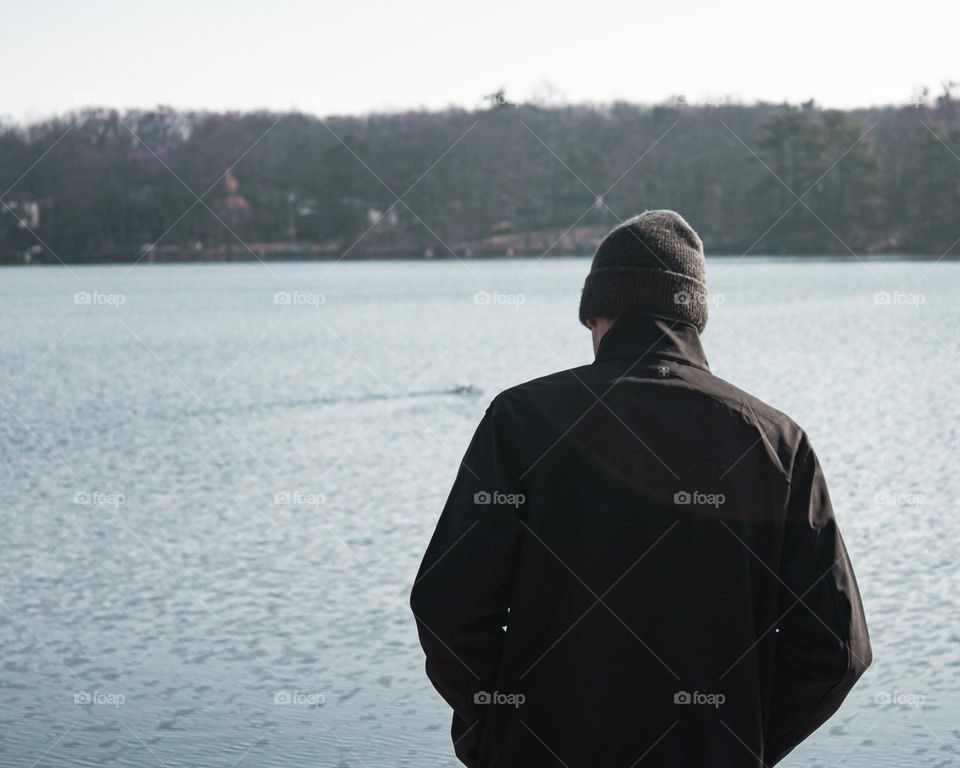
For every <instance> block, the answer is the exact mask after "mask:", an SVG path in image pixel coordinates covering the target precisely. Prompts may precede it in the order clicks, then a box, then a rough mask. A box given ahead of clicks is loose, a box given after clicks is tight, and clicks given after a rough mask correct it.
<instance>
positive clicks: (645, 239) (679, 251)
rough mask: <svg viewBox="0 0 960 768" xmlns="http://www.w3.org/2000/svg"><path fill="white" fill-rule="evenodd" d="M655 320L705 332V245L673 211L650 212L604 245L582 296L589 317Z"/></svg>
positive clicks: (613, 234)
mask: <svg viewBox="0 0 960 768" xmlns="http://www.w3.org/2000/svg"><path fill="white" fill-rule="evenodd" d="M640 313H643V314H650V315H656V316H658V317H664V318H666V319H668V320H681V321H683V322H687V323H690V324H691V325H694V326H696V328H697V330H698V331H703V328H704V326H705V325H706V324H707V284H706V271H705V265H704V258H703V243H702V242H700V237H699V235H697V233H696V232H694V231H693V228H692V227H691V226H690V225H689V224H687V222H686V221H685V220H684V218H683V217H682V216H681V215H680V214H678V213H675V212H674V211H646V212H645V213H641V214H640V215H639V216H634V217H633V218H632V219H628V220H627V221H625V222H623V224H621V225H620V226H619V227H617V228H616V229H614V230H613V231H612V232H610V234H608V235H607V236H606V237H605V238H603V240H602V241H601V243H600V245H599V246H598V247H597V252H596V254H595V255H594V257H593V264H592V265H591V267H590V274H588V275H587V279H586V282H585V283H584V284H583V293H582V294H581V296H580V322H581V323H583V324H584V325H586V324H587V318H589V317H611V318H616V317H623V316H625V315H632V314H640Z"/></svg>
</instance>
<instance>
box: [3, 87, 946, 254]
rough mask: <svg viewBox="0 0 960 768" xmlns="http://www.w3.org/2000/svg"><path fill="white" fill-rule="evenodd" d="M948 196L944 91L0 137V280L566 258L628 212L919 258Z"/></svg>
mask: <svg viewBox="0 0 960 768" xmlns="http://www.w3.org/2000/svg"><path fill="white" fill-rule="evenodd" d="M2 190H6V192H2ZM958 200H960V123H958V119H957V101H956V99H954V98H953V97H952V96H951V94H950V92H949V91H945V92H944V93H943V95H941V96H940V97H938V98H931V99H922V100H918V101H917V103H915V104H910V105H901V106H887V107H876V108H869V109H858V110H847V111H843V110H835V109H822V108H820V107H818V106H817V105H815V104H813V103H806V104H802V105H788V104H753V105H746V104H729V103H720V104H712V105H691V104H687V103H684V102H683V100H682V99H676V100H673V101H671V102H670V103H667V104H659V105H648V106H641V105H634V104H627V103H615V104H611V105H604V106H586V105H581V106H552V107H548V106H542V105H535V104H520V105H513V104H510V103H508V102H506V101H505V100H501V101H497V102H495V103H494V105H493V106H492V107H491V108H489V109H483V110H460V109H451V110H447V111H441V112H428V111H417V112H409V113H402V114H375V115H368V116H362V117H349V116H348V117H344V116H339V117H328V118H322V119H321V118H319V117H316V116H311V115H306V114H301V113H285V114H276V113H267V112H252V113H209V112H181V111H175V110H173V109H167V108H158V109H154V110H131V111H125V112H119V111H116V110H111V109H87V110H83V111H80V112H76V113H71V114H67V115H62V116H58V117H55V118H51V119H48V120H45V121H42V122H37V123H33V124H29V125H17V124H10V123H7V124H0V259H2V260H3V261H5V262H7V263H10V262H13V263H18V262H22V261H27V260H29V261H34V262H56V261H58V260H62V261H65V262H78V261H113V260H117V261H135V260H137V259H149V260H172V259H249V258H254V257H258V258H280V257H282V258H321V257H323V258H370V257H390V256H400V257H424V256H434V257H444V256H451V255H454V254H455V255H457V256H459V257H464V256H471V255H522V254H526V253H533V254H536V255H539V254H541V253H544V252H547V253H550V254H554V253H556V254H559V253H588V252H589V250H590V248H592V247H593V245H594V244H595V242H596V241H597V239H598V238H599V237H601V236H602V234H603V233H604V232H605V231H607V230H608V229H609V228H610V227H612V226H614V225H616V224H617V223H618V222H619V221H621V220H623V219H625V218H627V217H628V216H630V215H632V214H634V213H637V212H639V211H642V210H645V209H647V208H674V209H676V210H678V211H680V212H681V213H683V214H684V215H685V216H686V217H687V219H688V220H689V221H690V222H691V223H692V224H693V225H694V227H695V228H696V229H697V230H698V231H699V232H700V234H701V236H702V237H703V240H704V243H705V246H706V249H707V251H708V253H715V254H719V253H726V254H737V255H740V254H841V255H852V254H856V255H861V254H871V253H904V254H932V255H935V256H941V255H944V254H948V255H949V254H950V253H952V251H950V249H951V248H952V247H953V246H954V244H955V243H956V241H957V239H958V238H960V217H958V216H957V207H958V206H957V204H958ZM948 252H949V253H948Z"/></svg>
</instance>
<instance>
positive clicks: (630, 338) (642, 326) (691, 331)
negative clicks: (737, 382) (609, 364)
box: [596, 315, 710, 371]
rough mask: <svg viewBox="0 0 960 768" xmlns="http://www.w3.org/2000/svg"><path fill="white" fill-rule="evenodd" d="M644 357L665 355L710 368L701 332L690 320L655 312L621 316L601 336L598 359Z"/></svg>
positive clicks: (705, 368)
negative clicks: (664, 315)
mask: <svg viewBox="0 0 960 768" xmlns="http://www.w3.org/2000/svg"><path fill="white" fill-rule="evenodd" d="M641 358H650V359H661V358H665V359H668V360H675V361H677V362H681V363H686V364H688V365H693V366H695V367H697V368H702V369H703V370H705V371H706V370H710V368H709V366H708V364H707V357H706V355H705V354H704V351H703V345H702V344H701V343H700V334H699V332H698V331H697V329H696V328H695V327H694V326H692V325H690V324H689V323H684V322H682V321H680V320H667V319H665V318H662V317H654V316H653V315H629V316H627V317H621V318H619V319H618V320H617V321H616V322H615V323H614V324H613V326H612V327H611V328H610V330H609V331H607V332H606V333H605V334H604V335H603V338H602V339H600V348H599V349H598V350H597V357H596V362H602V361H605V360H614V359H632V360H639V359H641Z"/></svg>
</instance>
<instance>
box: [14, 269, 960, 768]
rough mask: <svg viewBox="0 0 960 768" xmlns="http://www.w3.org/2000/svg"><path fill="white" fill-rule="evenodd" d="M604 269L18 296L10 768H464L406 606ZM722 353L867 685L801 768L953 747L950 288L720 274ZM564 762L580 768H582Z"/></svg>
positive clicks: (150, 285) (346, 274)
mask: <svg viewBox="0 0 960 768" xmlns="http://www.w3.org/2000/svg"><path fill="white" fill-rule="evenodd" d="M588 263H589V262H588V261H587V260H586V259H557V260H547V261H536V260H534V259H517V260H511V261H470V262H468V263H466V264H462V263H458V262H456V261H442V262H441V261H438V262H433V263H427V262H419V263H414V262H403V263H401V262H391V263H341V264H330V263H298V264H270V265H269V267H265V266H262V265H260V264H256V263H254V264H242V265H241V264H238V265H229V264H226V265H224V264H221V265H199V264H198V265H149V266H148V265H140V266H137V267H135V268H133V269H128V268H127V267H125V266H109V267H74V268H72V270H68V269H65V268H63V267H58V268H43V267H36V268H33V267H24V268H10V269H5V270H2V271H0V349H2V355H0V360H2V379H0V437H2V457H0V458H2V461H0V472H2V475H0V494H2V536H3V558H2V563H0V646H2V648H3V661H2V664H3V670H2V675H0V686H2V688H0V764H2V765H4V766H24V768H32V766H40V765H43V766H97V765H108V764H110V765H115V764H122V765H125V766H135V767H139V766H143V767H145V768H146V767H148V766H150V767H153V766H167V767H168V768H173V767H179V766H196V765H204V766H224V768H231V767H232V766H235V765H238V764H239V765H241V766H244V767H247V766H249V767H251V768H252V767H253V766H294V767H296V768H300V767H301V766H314V765H321V766H335V767H337V768H348V767H349V768H363V767H364V766H382V765H389V766H417V767H418V768H442V767H443V766H454V765H459V763H457V762H456V760H455V759H454V757H453V755H452V750H451V747H450V743H449V737H448V732H449V719H450V715H449V711H448V709H447V707H446V705H445V704H444V703H443V702H442V701H441V700H440V698H439V697H438V696H437V695H436V694H435V693H434V692H433V690H432V688H430V686H429V684H428V683H427V680H426V678H425V676H424V674H423V660H422V655H421V652H420V649H419V645H418V643H417V640H416V633H415V629H414V626H413V623H412V620H411V615H410V612H409V609H408V606H407V594H408V591H409V587H410V585H411V582H412V579H413V576H414V574H415V572H416V568H417V565H418V564H419V559H420V557H421V555H422V554H423V550H424V548H425V546H426V544H427V540H428V538H429V536H430V534H431V532H432V529H433V526H434V524H435V522H436V518H437V515H438V514H439V511H440V509H441V507H442V504H443V501H444V499H445V497H446V493H447V491H448V489H449V486H450V484H451V482H452V480H453V477H454V474H455V472H456V469H457V465H458V462H459V459H460V457H461V456H462V454H463V451H464V449H465V447H466V444H467V442H468V440H469V438H470V436H471V434H472V432H473V429H474V427H475V425H476V423H477V421H478V420H479V418H480V416H481V415H482V413H483V411H484V409H485V407H486V405H487V403H488V402H489V400H490V399H491V398H492V397H493V396H494V395H495V394H496V393H497V392H498V391H500V390H501V389H504V388H506V387H509V386H511V385H513V384H516V383H519V382H521V381H523V380H525V379H529V378H533V377H535V376H538V375H542V374H544V373H547V372H550V371H554V370H557V369H561V368H566V367H570V366H574V365H580V364H583V363H586V362H589V361H590V359H591V358H592V355H591V348H590V337H589V333H588V332H587V331H586V330H585V329H583V328H582V327H581V326H580V325H579V324H578V322H577V302H578V297H579V290H580V286H581V285H582V281H583V277H584V275H585V273H586V270H587V267H588ZM708 280H709V283H710V287H711V289H712V291H713V292H714V295H715V296H714V304H713V306H712V307H711V319H710V321H709V323H708V325H707V328H706V332H705V334H704V337H703V340H704V346H705V348H706V352H707V357H708V359H709V360H710V363H711V366H712V368H713V370H714V371H715V372H716V373H717V374H718V375H720V376H722V377H723V378H726V379H728V380H730V381H733V382H734V383H736V384H738V385H740V386H741V387H743V388H744V389H747V390H748V391H750V392H752V393H754V394H756V395H757V396H759V397H761V398H762V399H764V400H767V401H768V402H770V403H771V404H772V405H774V406H775V407H777V408H779V409H781V410H784V411H786V412H788V413H789V414H790V415H791V416H793V417H794V418H795V419H796V420H797V421H798V422H799V423H800V424H801V425H803V426H804V427H805V428H806V430H807V431H808V433H809V434H810V436H811V439H812V441H813V444H814V445H815V446H816V448H817V451H818V453H819V456H820V459H821V462H822V463H823V466H824V470H825V472H826V475H827V479H828V481H829V483H830V489H831V495H832V498H833V505H834V509H835V510H836V513H837V516H838V519H839V522H840V527H841V530H842V531H843V533H844V537H845V539H846V543H847V547H848V549H849V551H850V555H851V558H852V559H853V563H854V566H855V568H856V572H857V575H858V578H859V581H860V588H861V591H862V593H863V599H864V605H865V610H866V614H867V619H868V622H869V624H870V630H871V635H872V640H873V645H874V655H875V660H874V664H873V666H872V667H871V668H870V670H869V671H868V672H867V674H866V675H865V676H864V678H863V679H862V680H861V681H860V683H859V684H858V685H857V687H856V688H855V689H854V691H853V692H852V693H851V694H850V697H849V698H848V700H847V701H846V703H845V704H844V706H843V708H842V709H841V710H840V712H839V713H838V714H837V715H836V716H835V717H834V718H833V719H832V720H831V721H830V722H829V723H828V724H827V725H825V726H824V727H823V728H822V729H821V730H820V731H819V732H818V733H817V734H815V735H814V736H813V737H812V738H811V739H810V740H808V741H807V742H806V743H805V744H804V745H803V746H801V747H800V748H799V749H797V750H796V751H795V752H794V753H793V754H792V755H791V756H790V757H789V758H788V759H787V760H785V761H784V762H783V763H782V764H783V765H784V766H821V767H822V768H831V767H832V766H855V767H861V766H862V767H864V768H866V767H867V766H869V767H870V768H876V766H904V765H910V766H946V765H956V764H957V762H958V756H960V569H958V564H957V560H958V558H957V554H956V553H957V549H956V548H957V542H958V540H960V516H958V515H957V512H956V509H957V502H958V499H960V472H958V460H957V457H958V455H960V408H958V405H960V404H958V396H960V364H958V361H960V339H958V333H957V331H958V328H960V304H958V301H957V299H958V297H960V265H958V264H956V263H946V262H941V263H938V264H934V263H933V262H924V261H883V262H879V261H870V262H869V263H864V262H860V261H856V260H848V261H829V260H802V259H783V260H777V261H774V260H769V259H760V258H751V259H744V260H740V261H737V260H735V259H712V260H709V261H708ZM571 768H576V767H571Z"/></svg>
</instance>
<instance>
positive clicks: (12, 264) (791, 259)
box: [0, 252, 960, 269]
mask: <svg viewBox="0 0 960 768" xmlns="http://www.w3.org/2000/svg"><path fill="white" fill-rule="evenodd" d="M592 256H593V253H592V252H582V253H562V254H551V255H549V256H543V255H542V254H538V253H520V254H513V255H510V256H506V255H503V254H500V255H497V254H478V255H473V256H451V255H450V254H445V255H441V256H433V257H430V258H425V257H423V256H413V255H398V256H382V255H381V256H364V257H356V256H354V257H351V258H348V259H342V258H340V257H337V256H309V257H295V256H269V255H267V256H262V257H261V258H260V259H259V260H258V259H257V258H254V257H253V256H250V255H249V254H246V256H245V257H241V256H239V255H238V257H237V258H230V259H226V258H218V259H217V258H214V259H202V258H192V259H150V260H148V259H143V260H140V261H137V260H136V259H127V260H120V259H100V260H98V259H89V260H82V261H66V262H59V261H56V260H53V259H45V260H34V261H13V260H9V259H5V258H3V257H0V268H10V269H12V268H16V267H52V268H58V267H65V266H66V267H70V268H74V267H105V266H117V267H131V266H137V267H142V266H194V265H226V264H260V263H263V264H297V263H311V262H313V263H317V264H330V263H336V262H342V263H344V264H398V263H404V264H406V263H430V262H444V263H450V262H471V263H472V262H480V263H482V262H492V261H498V262H503V261H517V262H526V261H539V260H550V261H562V260H565V259H567V260H582V259H589V258H591V257H592ZM741 260H750V261H754V262H756V261H767V262H770V263H778V262H779V263H790V264H798V263H804V262H833V263H836V262H850V263H852V264H857V263H860V262H864V261H869V262H871V263H880V262H958V261H960V254H949V255H946V256H943V255H937V254H908V253H871V254H860V255H857V256H851V255H850V254H843V253H834V254H820V253H818V254H769V253H750V254H737V253H714V254H707V261H708V262H710V261H741Z"/></svg>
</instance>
